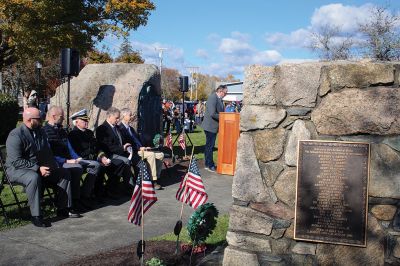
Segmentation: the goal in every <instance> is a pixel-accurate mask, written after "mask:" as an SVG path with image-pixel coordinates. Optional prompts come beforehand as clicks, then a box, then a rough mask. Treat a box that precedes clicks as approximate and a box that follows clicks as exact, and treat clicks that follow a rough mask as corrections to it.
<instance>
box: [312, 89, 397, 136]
mask: <svg viewBox="0 0 400 266" xmlns="http://www.w3.org/2000/svg"><path fill="white" fill-rule="evenodd" d="M399 102H400V90H399V89H393V88H388V87H374V88H371V89H367V90H366V89H364V90H363V89H345V90H342V91H339V92H335V93H333V92H332V93H329V94H328V95H327V96H326V97H324V98H323V99H322V101H321V103H320V104H319V105H318V106H317V107H316V108H315V109H314V110H313V112H312V113H311V120H312V121H313V122H314V124H315V127H316V129H317V131H318V133H319V134H326V135H352V134H360V133H362V134H376V135H393V134H400V119H398V117H399V116H400V105H399V104H398V103H399Z"/></svg>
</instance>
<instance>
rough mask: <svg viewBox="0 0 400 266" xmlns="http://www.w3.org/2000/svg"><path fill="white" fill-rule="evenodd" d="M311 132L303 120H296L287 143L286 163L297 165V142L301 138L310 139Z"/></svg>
mask: <svg viewBox="0 0 400 266" xmlns="http://www.w3.org/2000/svg"><path fill="white" fill-rule="evenodd" d="M310 139H311V132H310V131H309V130H308V128H307V127H306V123H305V122H304V121H303V120H296V121H295V122H294V125H293V128H292V132H291V133H290V136H289V141H288V143H287V145H286V152H285V163H286V164H287V165H289V166H296V165H297V144H298V141H299V140H310Z"/></svg>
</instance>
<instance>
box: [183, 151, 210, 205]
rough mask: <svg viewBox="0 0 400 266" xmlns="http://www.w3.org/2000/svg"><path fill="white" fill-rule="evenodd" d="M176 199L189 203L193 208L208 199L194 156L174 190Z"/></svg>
mask: <svg viewBox="0 0 400 266" xmlns="http://www.w3.org/2000/svg"><path fill="white" fill-rule="evenodd" d="M176 199H177V200H178V201H181V202H184V203H186V204H189V206H190V207H192V208H193V209H197V207H199V206H200V205H203V204H204V203H206V202H207V200H208V195H207V193H206V190H205V187H204V185H203V180H202V179H201V175H200V170H199V167H198V165H197V160H196V158H195V157H193V158H192V161H191V163H190V165H189V171H188V173H187V174H186V179H185V177H184V178H183V180H182V182H181V184H180V186H179V189H178V191H177V192H176Z"/></svg>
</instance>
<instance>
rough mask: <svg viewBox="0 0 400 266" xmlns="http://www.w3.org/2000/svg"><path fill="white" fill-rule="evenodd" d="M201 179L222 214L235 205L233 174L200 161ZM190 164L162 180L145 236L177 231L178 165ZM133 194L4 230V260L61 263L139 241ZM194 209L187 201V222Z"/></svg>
mask: <svg viewBox="0 0 400 266" xmlns="http://www.w3.org/2000/svg"><path fill="white" fill-rule="evenodd" d="M199 167H200V170H201V174H202V178H203V182H204V185H205V187H206V191H207V193H208V195H209V200H208V202H212V203H214V204H215V206H216V207H217V208H218V210H219V212H220V214H225V213H228V211H229V208H230V206H231V205H232V192H231V191H232V179H233V177H232V176H224V175H218V174H216V173H210V172H208V171H206V170H204V167H202V164H201V162H199ZM184 169H185V168H184V167H181V166H180V165H176V166H175V167H174V168H173V169H170V170H169V171H170V175H171V177H170V178H168V177H167V176H166V175H164V174H166V173H164V174H163V178H162V179H161V180H160V183H161V184H162V185H165V189H164V190H157V191H156V194H157V197H158V201H157V202H156V203H155V204H154V205H153V206H152V207H151V208H150V210H149V211H148V212H147V213H146V215H145V216H144V217H145V226H146V227H145V239H149V238H151V237H154V236H158V235H162V234H164V233H167V232H172V231H173V228H174V226H175V223H176V221H177V220H178V217H179V213H180V207H181V204H180V202H178V201H177V200H176V199H175V193H176V191H177V189H178V187H179V182H178V179H177V177H176V172H175V170H178V171H183V170H184ZM129 200H130V199H129V198H125V199H123V200H119V201H109V202H107V204H106V205H105V206H104V207H102V208H99V209H96V210H94V211H91V212H87V213H84V214H83V215H84V217H83V218H80V219H64V220H60V221H56V222H52V227H50V228H36V227H34V226H33V225H31V224H29V225H26V226H23V227H20V228H16V229H11V230H7V231H4V232H0V243H1V244H0V265H57V264H60V263H63V262H67V261H69V260H71V259H76V258H77V257H80V256H86V255H92V254H96V253H98V252H101V251H106V250H111V249H114V248H119V247H123V246H127V245H130V244H134V243H137V241H138V240H139V239H140V236H141V229H140V227H138V226H135V225H133V224H131V223H129V222H128V220H127V213H128V208H129ZM192 213H193V209H191V208H190V207H188V206H186V205H185V208H184V212H183V214H184V217H183V223H184V225H185V224H186V223H187V221H188V218H189V217H190V215H191V214H192Z"/></svg>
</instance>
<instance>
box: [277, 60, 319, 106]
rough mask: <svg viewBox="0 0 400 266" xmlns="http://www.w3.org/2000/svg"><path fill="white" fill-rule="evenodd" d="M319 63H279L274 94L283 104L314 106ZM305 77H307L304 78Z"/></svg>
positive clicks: (317, 85)
mask: <svg viewBox="0 0 400 266" xmlns="http://www.w3.org/2000/svg"><path fill="white" fill-rule="evenodd" d="M322 65H323V64H321V63H303V64H286V65H279V66H278V67H277V69H276V73H277V77H278V78H277V84H276V85H275V95H276V99H277V102H278V103H281V104H282V105H283V106H302V107H314V106H315V103H316V99H317V93H318V87H319V79H320V74H321V66H322ZM305 77H307V78H305Z"/></svg>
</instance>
